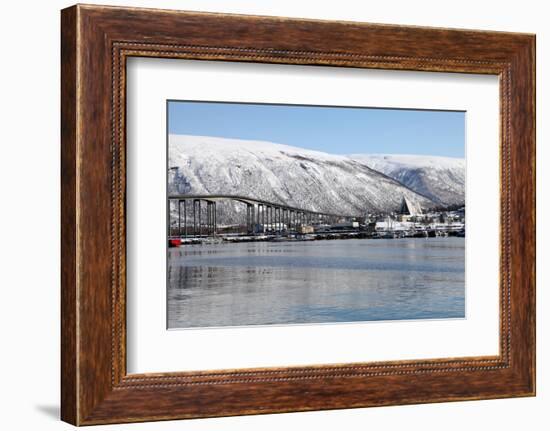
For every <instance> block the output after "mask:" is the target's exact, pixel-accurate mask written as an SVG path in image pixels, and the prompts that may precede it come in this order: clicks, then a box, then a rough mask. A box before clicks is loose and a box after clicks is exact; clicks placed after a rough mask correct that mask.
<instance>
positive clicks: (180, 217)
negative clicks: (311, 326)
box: [168, 196, 466, 247]
mask: <svg viewBox="0 0 550 431" xmlns="http://www.w3.org/2000/svg"><path fill="white" fill-rule="evenodd" d="M223 198H224V199H228V197H223ZM217 199H221V198H219V197H208V198H206V197H196V196H194V197H178V198H170V199H169V200H170V201H176V202H177V215H176V216H175V217H173V216H172V214H171V216H170V223H169V232H168V234H169V238H168V245H169V247H178V246H180V245H182V244H219V243H240V242H257V241H275V242H284V241H316V240H333V239H353V238H371V239H399V238H429V237H442V236H443V237H446V236H457V237H465V233H466V231H465V207H464V206H453V207H447V208H433V209H429V210H425V211H423V210H422V209H421V208H420V207H419V206H418V205H417V204H415V203H414V202H412V201H411V200H410V199H408V198H407V197H403V199H402V202H401V206H400V208H398V209H397V210H396V211H393V212H390V213H368V214H366V215H364V216H347V215H336V214H324V213H315V212H312V211H305V210H300V209H296V208H290V207H285V206H280V205H274V204H268V203H265V202H260V201H258V202H256V203H254V202H250V201H251V200H250V199H247V200H246V202H244V203H246V205H247V212H246V221H245V223H238V224H220V223H218V222H217V213H216V202H217ZM230 199H234V200H239V201H244V199H243V198H240V197H239V198H237V197H230ZM188 200H190V201H191V208H190V209H189V208H188V205H187V201H188ZM201 202H205V203H206V205H202V208H201ZM182 203H183V205H182ZM182 208H183V211H182Z"/></svg>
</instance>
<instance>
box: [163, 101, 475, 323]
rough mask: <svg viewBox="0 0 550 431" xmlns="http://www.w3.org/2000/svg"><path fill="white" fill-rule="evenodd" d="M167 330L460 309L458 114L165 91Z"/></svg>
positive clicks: (398, 317)
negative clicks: (183, 97)
mask: <svg viewBox="0 0 550 431" xmlns="http://www.w3.org/2000/svg"><path fill="white" fill-rule="evenodd" d="M167 146H168V151H167V153H168V158H167V208H168V217H167V241H166V244H167V286H168V292H167V321H168V322H167V325H168V328H169V329H185V328H207V327H231V326H255V325H293V324H329V323H332V324H333V323H353V322H369V321H402V320H412V319H414V320H419V319H457V318H464V317H465V237H466V226H465V211H466V208H465V169H466V165H465V112H463V111H435V110H434V111H431V110H415V109H387V108H383V109H382V108H367V107H339V106H306V105H284V104H258V103H227V102H199V101H178V100H170V101H168V102H167Z"/></svg>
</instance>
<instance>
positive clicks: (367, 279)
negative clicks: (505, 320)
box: [168, 238, 465, 328]
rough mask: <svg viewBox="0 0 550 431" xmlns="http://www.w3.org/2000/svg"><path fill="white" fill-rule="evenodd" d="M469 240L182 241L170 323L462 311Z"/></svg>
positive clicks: (172, 264)
mask: <svg viewBox="0 0 550 431" xmlns="http://www.w3.org/2000/svg"><path fill="white" fill-rule="evenodd" d="M464 290H465V289H464V239H463V238H429V239H399V240H361V239H358V240H335V241H315V242H301V243H295V242H294V243H290V242H289V243H268V242H259V243H246V244H219V245H202V246H201V245H196V246H185V247H182V248H179V249H170V250H169V255H168V325H169V327H170V328H187V327H205V326H240V325H268V324H291V323H327V322H354V321H371V320H399V319H423V318H457V317H464V309H465V307H464V305H465V304H464Z"/></svg>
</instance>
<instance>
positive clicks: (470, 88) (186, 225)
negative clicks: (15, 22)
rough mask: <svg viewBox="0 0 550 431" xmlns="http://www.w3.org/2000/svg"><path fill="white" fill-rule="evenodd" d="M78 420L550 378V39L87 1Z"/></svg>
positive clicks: (73, 177)
mask: <svg viewBox="0 0 550 431" xmlns="http://www.w3.org/2000/svg"><path fill="white" fill-rule="evenodd" d="M61 33H62V34H61V43H62V47H61V48H62V65H61V66H62V67H61V69H62V94H61V102H62V103H61V107H62V112H61V117H62V153H61V163H62V184H61V192H62V197H61V199H62V286H61V290H62V345H61V350H62V364H61V365H62V382H61V383H62V391H61V392H62V400H61V414H62V419H63V420H65V421H67V422H69V423H72V424H75V425H92V424H106V423H119V422H138V421H152V420H167V419H180V418H199V417H213V416H230V415H242V414H259V413H275V412H289V411H308V410H322V409H342V408H354V407H370V406H382V405H396V404H413V403H431V402H442V401H455V400H475V399H490V398H502V397H518V396H533V395H534V394H535V108H534V100H535V78H534V73H535V72H534V70H535V36H534V35H530V34H516V33H500V32H487V31H472V30H451V29H436V28H422V27H403V26H390V25H377V24H366V23H352V22H329V21H314V20H297V19H287V18H277V17H254V16H240V15H220V14H212V13H196V12H179V11H165V10H148V9H133V8H119V7H104V6H92V5H86V6H83V5H77V6H73V7H71V8H68V9H65V10H63V11H62V28H61Z"/></svg>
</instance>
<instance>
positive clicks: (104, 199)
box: [61, 6, 535, 425]
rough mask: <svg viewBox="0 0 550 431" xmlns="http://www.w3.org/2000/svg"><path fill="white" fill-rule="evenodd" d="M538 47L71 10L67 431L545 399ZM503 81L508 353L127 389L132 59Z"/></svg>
mask: <svg viewBox="0 0 550 431" xmlns="http://www.w3.org/2000/svg"><path fill="white" fill-rule="evenodd" d="M534 49H535V37H534V36H533V35H525V34H512V33H499V32H480V31H466V30H449V29H433V28H422V27H402V26H389V25H375V24H361V23H350V22H331V21H312V20H295V19H285V18H274V17H251V16H240V15H219V14H203V13H189V12H177V11H162V10H147V9H131V8H117V7H100V6H74V7H72V8H69V9H65V10H64V11H62V88H63V89H62V155H61V156H62V157H61V158H62V340H63V341H62V418H63V420H65V421H67V422H70V423H73V424H76V425H86V424H99V423H112V422H136V421H145V420H162V419H175V418H191V417H209V416H222V415H239V414H259V413H273V412H287V411H306V410H318V409H337V408H351V407H366V406H378V405H390V404H411V403H423V402H441V401H448V400H470V399H481V398H501V397H510V396H528V395H534V392H535V290H534V289H535V172H534V169H535V142H534V139H535V138H534V121H535V111H534V109H535V108H534V97H535V88H534V83H535V78H534V70H535V69H534V65H535V50H534ZM130 56H147V57H165V58H182V59H199V60H204V61H209V60H218V61H220V60H223V61H242V62H261V63H284V64H300V65H312V66H315V65H332V66H340V67H357V68H379V69H401V70H426V71H444V72H463V73H484V74H495V75H499V76H500V83H501V84H500V88H501V95H500V99H501V100H500V104H501V268H500V270H501V281H500V292H501V296H500V299H501V301H500V303H501V305H500V316H501V328H500V336H501V342H500V354H499V355H498V356H496V357H483V358H479V357H467V358H442V359H432V360H423V361H401V362H381V363H362V364H331V365H326V366H304V367H293V368H267V369H246V370H222V371H209V370H205V371H203V372H185V373H184V372H181V373H156V374H140V375H127V374H126V365H125V364H126V356H125V355H126V350H125V344H126V343H125V334H126V326H125V325H126V323H125V297H126V284H125V283H126V267H125V265H126V261H125V250H126V249H125V247H126V243H125V193H126V171H125V168H126V167H125V155H126V139H125V124H126V123H125V122H126V118H125V117H126V112H125V100H126V70H125V66H126V59H127V58H128V57H130Z"/></svg>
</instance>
